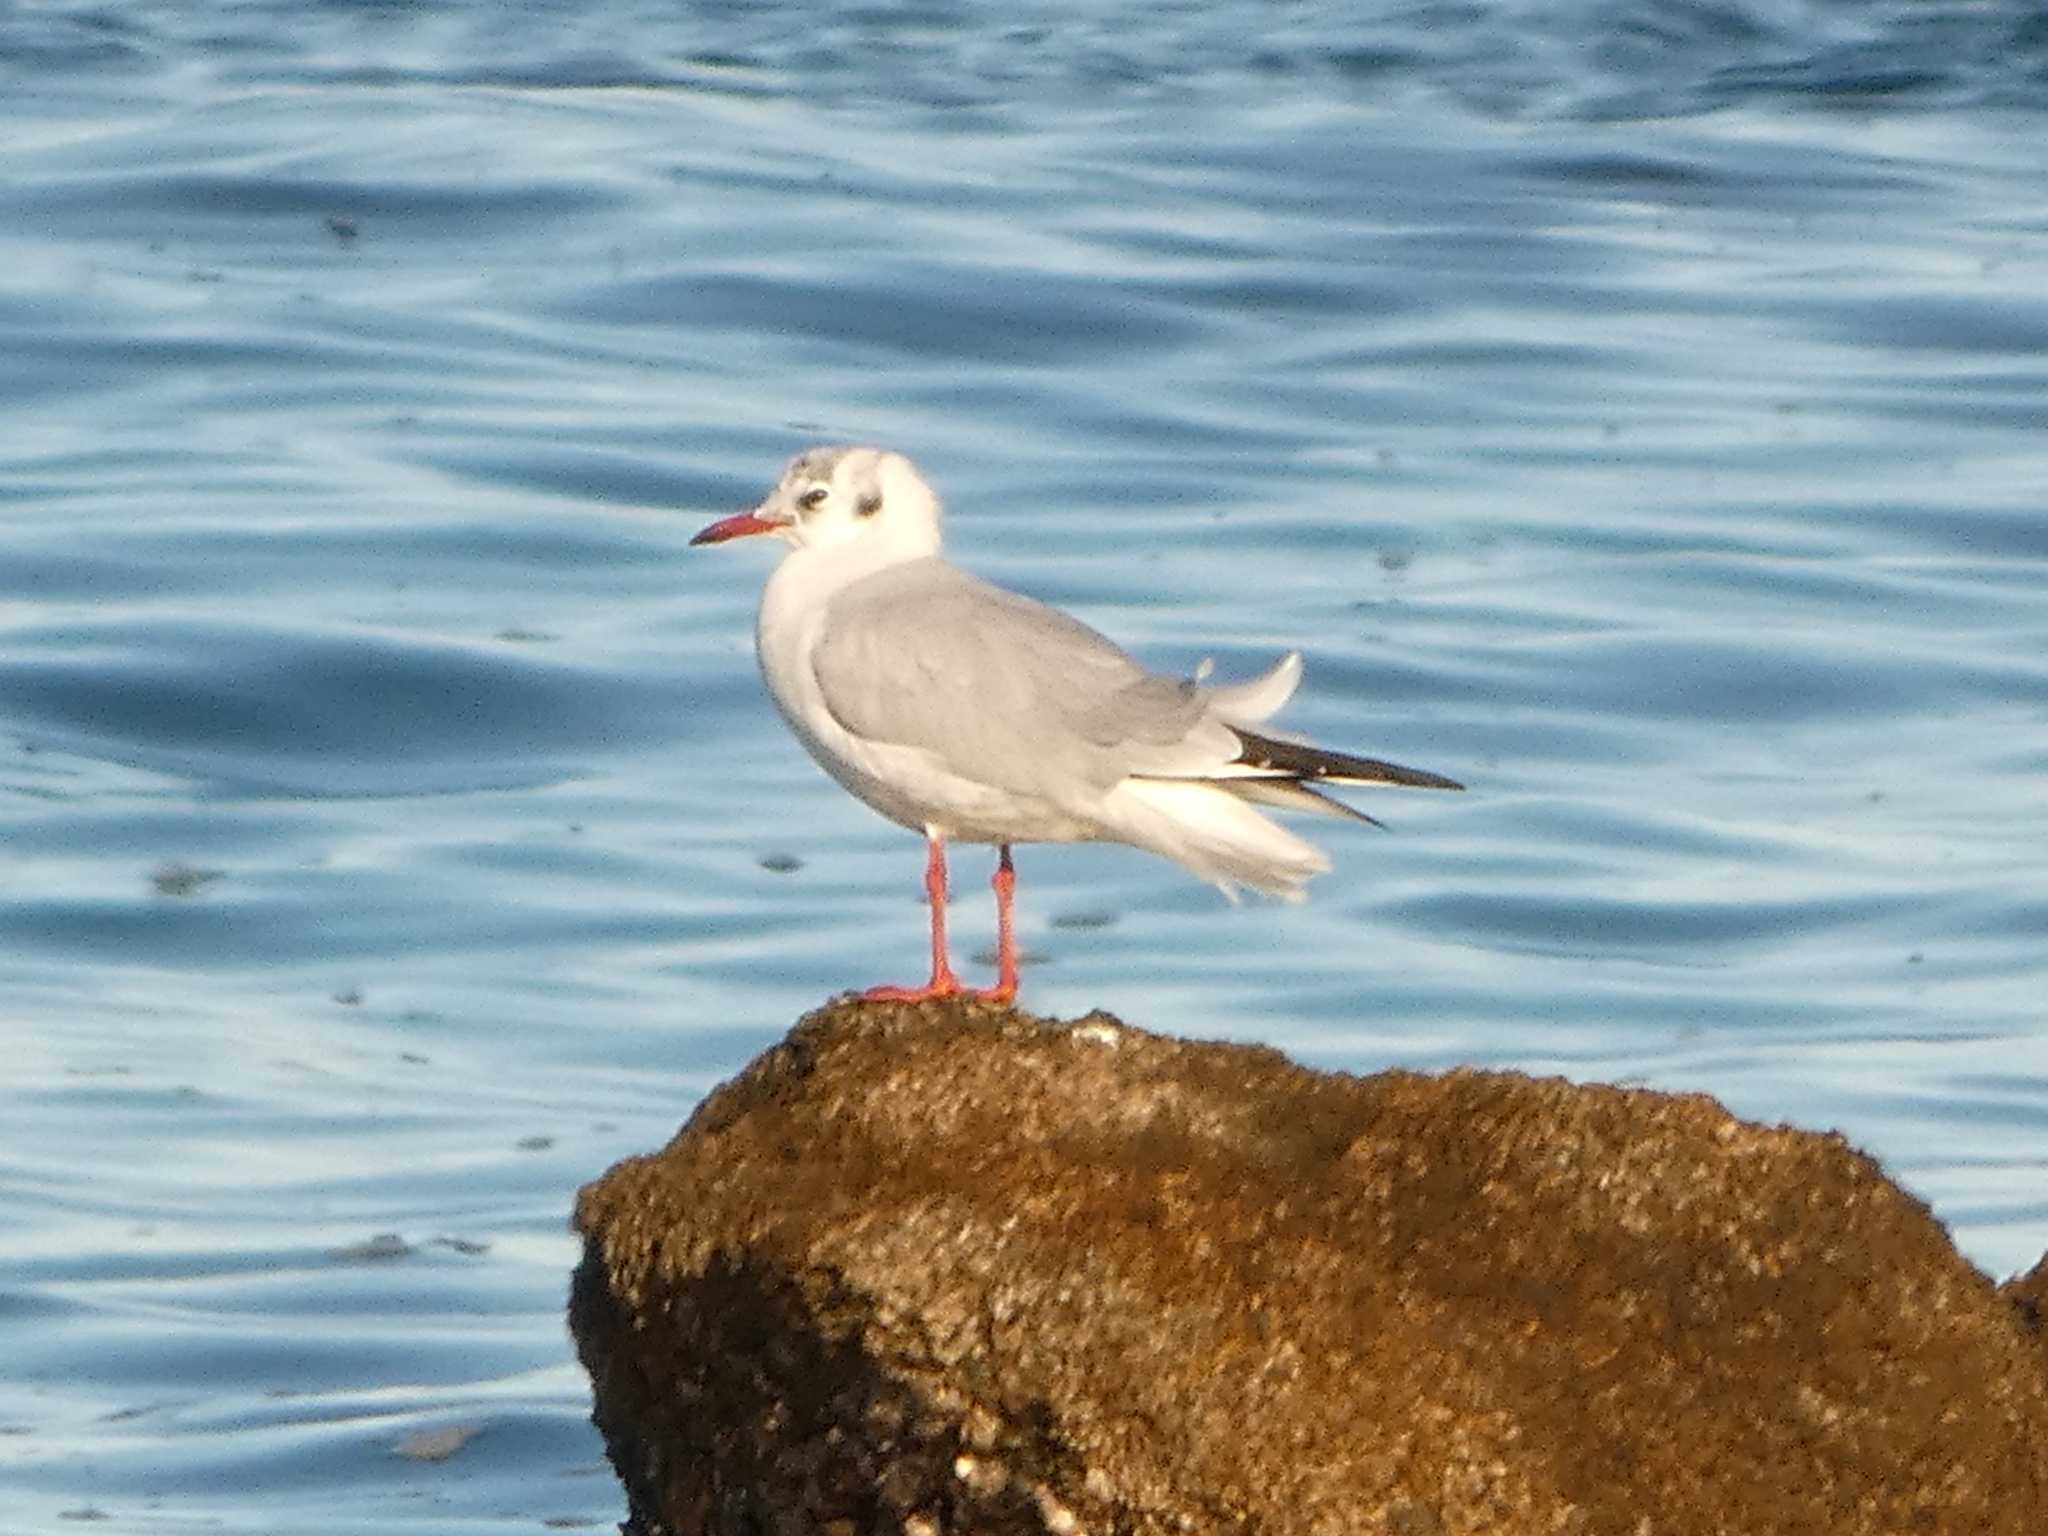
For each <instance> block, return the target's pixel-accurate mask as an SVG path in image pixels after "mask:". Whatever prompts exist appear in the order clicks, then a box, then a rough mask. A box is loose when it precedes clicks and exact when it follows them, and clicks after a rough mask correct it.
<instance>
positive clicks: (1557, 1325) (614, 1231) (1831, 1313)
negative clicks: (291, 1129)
mask: <svg viewBox="0 0 2048 1536" xmlns="http://www.w3.org/2000/svg"><path fill="white" fill-rule="evenodd" d="M576 1221H577V1226H578V1227H579V1229H580V1230H581V1231H582V1233H583V1234H584V1238H585V1244H586V1247H585V1257H584V1261H583V1264H582V1266H581V1268H580V1269H579V1270H578V1272H577V1276H576V1283H575V1288H574V1294H573V1296H572V1299H571V1310H570V1317H571V1323H572V1325H573V1327H574V1329H575V1332H576V1337H577V1342H578V1346H579V1348H580V1350H581V1352H582V1355H583V1360H584V1363H585V1364H586V1365H587V1366H588V1368H589V1370H590V1374H591V1377H592V1379H593V1381H594V1383H595V1386H596V1403H597V1408H596V1418H597V1423H598V1426H599V1428H600V1429H601V1430H602V1431H603V1433H604V1436H605V1440H606V1443H607V1446H608V1448H609V1450H610V1454H611V1458H612V1461H613V1464H614V1465H615V1466H616V1467H617V1469H618V1472H619V1475H620V1478H621V1479H622V1480H623V1481H624V1483H625V1485H626V1490H627V1495H628V1498H629V1501H630V1504H631V1510H632V1521H631V1525H630V1526H629V1529H630V1530H632V1531H635V1532H637V1533H640V1536H697V1533H706V1536H726V1533H740V1532H748V1533H753V1532H764V1533H773V1536H782V1533H791V1536H794V1533H799V1532H804V1533H809V1532H818V1531H831V1532H835V1533H841V1536H866V1533H870V1532H875V1533H880V1532H888V1533H891V1536H898V1533H908V1532H928V1533H933V1536H937V1533H975V1536H1006V1533H1011V1532H1017V1533H1024V1532H1029V1533H1032V1536H1040V1533H1045V1532H1060V1533H1079V1532H1088V1533H1096V1536H1106V1533H1118V1536H1151V1533H1161V1536H1164V1533H1168V1532H1174V1533H1182V1532H1201V1533H1209V1532H1245V1533H1251V1532H1259V1533H1272V1536H1278V1533H1303V1536H1311V1533H1313V1536H1324V1533H1328V1536H1352V1533H1389V1536H1462V1533H1477V1532H1488V1533H1502V1536H1506V1533H1515V1536H1521V1533H1537V1532H1546V1533H1547V1532H1559V1533H1588V1536H1596V1533H1597V1536H1604V1533H1608V1532H1614V1533H1624V1532H1625V1533H1629V1536H1688V1533H1695V1532H1697V1533H1709V1532H1712V1533H1727V1536H1738V1533H1739V1536H1751V1533H1773V1536H1777V1533H1783V1536H1792V1533H1805V1532H1812V1533H1815V1536H1822V1533H1825V1536H1857V1533H1863V1532H1870V1533H1876V1532H1885V1533H1902V1532H1937V1533H1946V1532H1958V1533H1960V1532H1970V1533H1972V1536H1977V1533H1985V1536H1997V1533H2003V1532H2011V1533H2013V1536H2038V1533H2039V1532H2041V1531H2043V1530H2048V1465H2044V1460H2048V1371H2044V1368H2043V1355H2042V1352H2041V1350H2040V1348H2039V1345H2038V1342H2037V1340H2036V1339H2035V1338H2033V1337H2032V1336H2031V1335H2030V1334H2029V1331H2028V1328H2027V1325H2026V1323H2025V1322H2024V1320H2023V1316H2022V1313H2021V1310H2020V1308H2018V1307H2016V1306H2015V1305H2014V1304H2013V1302H2012V1301H2009V1300H2007V1299H2003V1298H2001V1297H2000V1296H1999V1294H1998V1293H1997V1291H1996V1290H1995V1289H1994V1288H1993V1286H1992V1285H1991V1283H1990V1282H1989V1281H1988V1280H1987V1279H1986V1278H1985V1277H1984V1276H1983V1275H1981V1274H1979V1273H1977V1272H1976V1271H1975V1270H1973V1269H1972V1268H1971V1267H1970V1266H1969V1265H1968V1264H1966V1263H1965V1262H1964V1261H1963V1260H1962V1259H1960V1258H1959V1257H1958V1256H1957V1255H1956V1253H1955V1251H1954V1249H1953V1247H1952V1246H1951V1245H1950V1243H1949V1241H1948V1238H1947V1235H1946V1234H1945V1233H1944V1232H1943V1230H1942V1229H1941V1227H1940V1226H1939V1225H1938V1224H1937V1223H1936V1222H1935V1221H1934V1220H1933V1219H1932V1217H1931V1216H1930V1215H1929V1214H1928V1212H1927V1210H1926V1208H1925V1207H1924V1206H1923V1205H1921V1204H1920V1202H1918V1201H1917V1200H1915V1199H1913V1198H1912V1197H1911V1196H1909V1195H1907V1194H1904V1193H1902V1192H1901V1191H1900V1190H1899V1189H1898V1188H1897V1187H1896V1186H1894V1185H1893V1184H1891V1183H1890V1182H1889V1181H1888V1180H1887V1179H1886V1178H1885V1177H1884V1175H1883V1174H1882V1173H1881V1172H1880V1171H1879V1170H1878V1168H1877V1166H1876V1165H1875V1164H1874V1163H1872V1162H1871V1161H1870V1160H1869V1159H1868V1158H1866V1157H1864V1156H1862V1155H1861V1154H1859V1153H1857V1152H1855V1151H1853V1150H1852V1149H1851V1148H1849V1147H1848V1146H1847V1145H1846V1144H1845V1143H1844V1142H1843V1141H1842V1140H1841V1139H1840V1138H1839V1137H1834V1136H1819V1135H1813V1134H1810V1133H1807V1132H1803V1131H1794V1130H1786V1129H1782V1128H1780V1129H1773V1128H1766V1127H1760V1126H1753V1125H1746V1124H1744V1123H1742V1122H1740V1121H1737V1120H1735V1119H1733V1118H1731V1117H1730V1116H1729V1115H1728V1114H1727V1112H1726V1111H1724V1110H1723V1109H1722V1108H1721V1107H1720V1106H1719V1105H1718V1104H1716V1103H1715V1102H1714V1101H1712V1100H1711V1099H1707V1098H1704V1097H1698V1096H1687V1097H1674V1096H1670V1095H1665V1094H1658V1093H1648V1092H1634V1091H1627V1090H1622V1089H1616V1088H1605V1087H1586V1086H1580V1085H1576V1084H1572V1083H1567V1082H1562V1081H1558V1080H1541V1081H1539V1080H1535V1079H1530V1078H1526V1077H1521V1076H1517V1075H1514V1074H1507V1073H1484V1072H1468V1071H1460V1072H1452V1073H1448V1074H1446V1075H1444V1076H1441V1077H1424V1076H1418V1075H1415V1074H1412V1073H1405V1072H1389V1073H1383V1074H1381V1075H1379V1076H1376V1077H1370V1078H1354V1077H1346V1076H1341V1075H1336V1074H1326V1073H1316V1072H1310V1071H1307V1070H1305V1069H1303V1068H1301V1067H1298V1066H1295V1065H1292V1064H1291V1063H1289V1062H1288V1061H1286V1060H1285V1059H1284V1058H1283V1057H1282V1056H1280V1055H1279V1054H1278V1053H1277V1052H1275V1051H1271V1050H1264V1049H1259V1048H1256V1047H1248V1046H1235V1045H1214V1044H1192V1043H1187V1042H1183V1041H1175V1040H1169V1039H1162V1038H1160V1037H1157V1036H1153V1035H1148V1034H1145V1033H1142V1032H1140V1031H1137V1030H1133V1029H1129V1028H1127V1027H1125V1026H1123V1025H1121V1024H1119V1023H1117V1022H1116V1021H1115V1020H1113V1019H1109V1018H1107V1017H1105V1016H1101V1015H1096V1016H1093V1017H1090V1018H1088V1019H1085V1020H1082V1021H1080V1022H1079V1023H1078V1024H1075V1025H1071V1026H1066V1025H1056V1024H1048V1023H1046V1022H1044V1021H1042V1020H1037V1019H1032V1018H1029V1017H1027V1016H1024V1015H1019V1014H1013V1013H1010V1012H1008V1011H1006V1010H1000V1009H993V1008H985V1007H979V1006H969V1007H964V1008H963V1007H939V1006H927V1007H925V1008H921V1009H920V1008H903V1007H894V1006H879V1005H862V1004H857V1003H851V1002H843V1003H839V1004H835V1005H834V1006H832V1007H829V1008H826V1009H824V1010H822V1011H820V1012H818V1013H816V1014H813V1015H811V1016H810V1017H809V1018H807V1019H805V1020H804V1021H803V1022H802V1023H801V1024H799V1025H798V1026H797V1028H796V1030H795V1031H794V1032H793V1033H792V1034H791V1035H790V1037H789V1038H788V1039H787V1040H786V1041H784V1042H783V1043H782V1044H781V1045H779V1046H777V1047H775V1048H774V1049H773V1050H771V1051H769V1052H767V1053H766V1054H765V1055H763V1056H762V1057H761V1058H760V1059H758V1060H757V1061H755V1062H754V1063H753V1065H752V1066H750V1067H749V1068H748V1069H747V1070H746V1071H745V1072H744V1073H742V1074H741V1075H740V1076H739V1077H738V1078H736V1079H734V1080H733V1081H732V1082H730V1083H728V1084H726V1085H725V1086H723V1087H722V1088H720V1089H719V1090H718V1091H716V1092H715V1093H713V1094H712V1095H711V1096H710V1097H709V1098H708V1099H707V1100H706V1101H705V1102H704V1104H703V1105H702V1106H701V1107H700V1108H699V1109H698V1111H697V1113H696V1114H695V1115H694V1116H692V1117H691V1119H690V1122H689V1124H688V1125H686V1126H685V1127H684V1128H683V1130H682V1132H681V1133H680V1134H679V1135H678V1136H677V1137H676V1139H675V1140H674V1141H673V1142H671V1143H670V1144H669V1146H668V1147H667V1148H666V1149H664V1150H663V1151H662V1152H660V1153H658V1154H656V1155H654V1156H652V1157H644V1158H634V1159H629V1160H628V1161H626V1162H624V1163H621V1164H620V1165H619V1166H618V1167H616V1168H614V1169H612V1170H611V1171H610V1172H609V1173H608V1174H606V1175H605V1176H604V1177H603V1178H602V1179H600V1180H599V1181H598V1182H596V1183H594V1184H592V1185H590V1186H589V1187H588V1188H586V1189H585V1190H584V1191H583V1194H582V1197H581V1199H580V1201H579V1202H578V1206H577V1213H576Z"/></svg>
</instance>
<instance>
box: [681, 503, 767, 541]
mask: <svg viewBox="0 0 2048 1536" xmlns="http://www.w3.org/2000/svg"><path fill="white" fill-rule="evenodd" d="M783 527H784V524H783V523H782V522H781V521H778V520H774V519H770V518H766V517H763V516H761V514H760V510H759V509H758V508H756V509H755V510H754V511H752V512H739V513H735V514H734V515H733V516H731V517H722V518H720V519H719V520H718V521H717V522H715V523H713V524H712V525H711V526H710V527H708V528H700V529H698V530H697V536H696V537H695V538H693V539H691V540H690V542H691V543H692V544H723V543H724V542H725V541H726V540H727V539H744V538H749V537H751V536H752V535H754V534H757V533H780V532H781V531H782V529H783Z"/></svg>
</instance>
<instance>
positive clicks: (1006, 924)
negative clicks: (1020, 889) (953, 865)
mask: <svg viewBox="0 0 2048 1536" xmlns="http://www.w3.org/2000/svg"><path fill="white" fill-rule="evenodd" d="M994 885H995V888H996V984H995V985H994V986H992V987H990V988H988V989H987V990H986V991H985V992H983V993H982V994H981V995H982V996H983V997H985V998H986V999H988V1001H990V1002H992V1003H1008V1002H1014V1001H1015V1000H1016V997H1017V922H1016V914H1015V913H1014V912H1013V911H1012V910H1011V904H1012V899H1013V898H1014V897H1015V895H1016V893H1017V866H1016V865H1014V864H1012V863H1011V862H1010V845H1009V844H1008V843H1004V844H1003V851H1002V856H1001V857H1000V858H999V859H997V860H996V877H995V881H994Z"/></svg>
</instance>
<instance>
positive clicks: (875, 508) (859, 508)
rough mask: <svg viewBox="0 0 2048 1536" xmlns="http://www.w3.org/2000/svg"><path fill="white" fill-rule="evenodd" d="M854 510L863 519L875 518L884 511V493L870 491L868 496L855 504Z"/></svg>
mask: <svg viewBox="0 0 2048 1536" xmlns="http://www.w3.org/2000/svg"><path fill="white" fill-rule="evenodd" d="M853 510H854V511H855V512H856V513H857V514H858V515H860V516H861V517H873V516H874V515H875V514H876V513H877V512H879V511H881V510H882V493H881V492H880V491H869V492H868V493H867V495H865V496H863V497H861V499H860V500H859V501H856V502H855V503H854V504H853Z"/></svg>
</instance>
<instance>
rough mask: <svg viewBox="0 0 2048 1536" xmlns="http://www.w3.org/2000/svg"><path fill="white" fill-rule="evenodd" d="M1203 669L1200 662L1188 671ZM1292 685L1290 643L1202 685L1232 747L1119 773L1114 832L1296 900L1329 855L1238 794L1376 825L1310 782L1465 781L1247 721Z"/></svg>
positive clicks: (1216, 875) (1227, 882)
mask: <svg viewBox="0 0 2048 1536" xmlns="http://www.w3.org/2000/svg"><path fill="white" fill-rule="evenodd" d="M1205 675H1206V664H1205V669H1204V672H1202V673H1198V674H1197V678H1198V679H1199V678H1200V677H1202V676H1205ZM1300 684H1301V653H1300V652H1299V651H1290V652H1288V653H1287V655H1285V656H1283V657H1282V658H1281V659H1280V662H1279V665H1277V666H1275V667H1274V668H1273V670H1272V671H1270V672H1268V673H1267V674H1266V675H1265V676H1264V677H1259V678H1254V679H1253V680H1252V681H1250V682H1248V683H1237V684H1233V685H1230V686H1227V687H1223V688H1212V689H1209V690H1208V695H1209V712H1210V715H1211V716H1212V718H1213V719H1214V720H1215V721H1216V722H1218V723H1220V724H1221V725H1223V726H1224V727H1225V728H1226V729H1227V730H1228V731H1229V733H1230V736H1231V738H1234V739H1235V741H1236V744H1237V748H1238V750H1237V755H1236V756H1235V757H1234V758H1232V759H1231V760H1230V761H1229V762H1226V763H1222V764H1219V765H1218V766H1217V767H1216V768H1214V769H1212V770H1210V771H1208V772H1203V773H1191V774H1188V775H1186V776H1175V777H1172V778H1166V777H1150V778H1138V777H1133V778H1129V779H1125V780H1124V781H1123V782H1122V783H1121V784H1119V785H1118V786H1117V787H1116V788H1115V789H1114V790H1113V791H1111V793H1110V795H1109V799H1108V803H1107V804H1106V805H1105V806H1104V811H1105V813H1106V815H1105V819H1107V820H1110V821H1112V822H1113V824H1114V826H1115V828H1116V830H1117V834H1118V835H1119V836H1121V837H1123V838H1125V839H1127V840H1128V841H1130V842H1133V843H1136V844H1137V845H1138V846H1140V847H1142V848H1149V849H1150V850H1151V851H1152V852H1154V853H1157V854H1160V855H1162V856H1164V857H1166V858H1169V859H1172V860H1173V861H1174V862H1175V863H1176V864H1179V865H1180V866H1181V867H1182V868H1184V869H1187V870H1190V871H1192V872H1193V873H1194V874H1196V875H1199V876H1200V877H1201V878H1202V879H1204V880H1208V881H1212V882H1213V883H1214V884H1216V885H1218V886H1220V887H1221V888H1222V890H1223V894H1224V895H1226V896H1229V897H1230V898H1231V899H1232V900H1235V899H1236V894H1237V887H1238V886H1240V885H1248V886H1250V887H1251V888H1252V889H1253V890H1257V891H1264V892H1265V893H1266V894H1267V895H1269V896H1278V897H1279V898H1280V899H1281V900H1283V901H1302V900H1305V899H1306V897H1307V895H1308V890H1307V887H1308V882H1309V880H1310V879H1311V878H1313V877H1314V876H1316V875H1320V874H1323V873H1325V872H1327V871H1328V870H1329V868H1330V860H1329V856H1328V855H1327V854H1325V853H1324V852H1323V850H1322V849H1320V848H1318V847H1316V846H1315V845H1314V844H1313V843H1309V842H1304V841H1303V840H1302V839H1301V838H1298V837H1296V836H1295V835H1294V834H1293V833H1292V832H1289V831H1288V830H1287V829H1286V828H1285V827H1282V826H1280V825H1279V824H1278V823H1276V822H1273V821H1270V820H1268V819H1267V818H1266V817H1264V816H1261V815H1260V814H1259V813H1258V812H1257V811H1256V810H1254V809H1252V805H1251V804H1248V803H1247V802H1254V803H1256V804H1259V805H1267V806H1272V807H1275V808H1276V809H1279V810H1287V811H1307V812H1310V813H1313V814H1315V815H1319V816H1336V817H1341V818H1343V819H1345V820H1348V821H1363V822H1368V823H1370V824H1371V825H1373V826H1375V827H1376V826H1379V825H1380V823H1379V822H1378V821H1375V820H1374V819H1373V818H1372V817H1370V816H1368V815H1366V814H1365V812H1363V811H1359V810H1353V809H1352V808H1351V807H1350V806H1348V805H1346V804H1344V803H1343V802H1342V801H1341V800H1333V799H1331V798H1330V797H1329V796H1328V795H1325V794H1321V793H1319V791H1318V789H1317V786H1320V785H1324V784H1344V785H1377V786H1386V785H1396V786H1400V787H1403V788H1409V789H1463V788H1464V787H1465V786H1464V785H1462V784H1460V783H1458V782H1457V781H1456V780H1455V779H1447V778H1445V777H1444V776H1443V775H1442V774H1440V773H1429V772H1426V771H1424V770H1423V769H1420V768H1404V767H1402V766H1401V765H1400V764H1399V763H1389V762H1383V761H1381V760H1380V759H1379V758H1376V757H1354V756H1352V755H1351V754H1350V753H1348V752H1330V751H1326V750H1324V749H1323V748H1321V747H1314V746H1310V745H1308V744H1307V743H1306V742H1299V741H1289V740H1286V739H1285V738H1283V737H1278V736H1268V735H1265V734H1263V733H1261V732H1258V731H1254V730H1252V729H1250V727H1251V726H1252V725H1253V724H1263V723H1264V722H1265V721H1266V719H1267V718H1268V717H1270V716H1271V715H1272V714H1274V713H1275V712H1276V711H1277V710H1278V709H1279V708H1280V706H1281V705H1283V704H1285V703H1286V702H1287V701H1288V699H1290V698H1291V697H1293V695H1294V690H1295V689H1296V688H1297V687H1299V686H1300Z"/></svg>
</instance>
